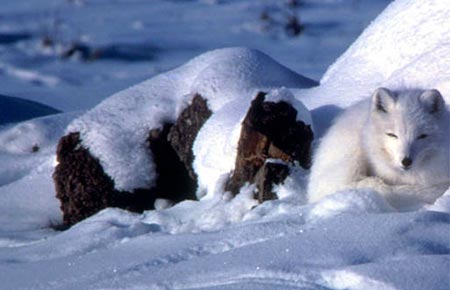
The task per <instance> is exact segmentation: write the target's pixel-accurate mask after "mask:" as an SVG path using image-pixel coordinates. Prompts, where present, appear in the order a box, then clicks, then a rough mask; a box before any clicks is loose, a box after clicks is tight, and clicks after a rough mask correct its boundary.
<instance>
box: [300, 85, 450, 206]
mask: <svg viewBox="0 0 450 290" xmlns="http://www.w3.org/2000/svg"><path fill="white" fill-rule="evenodd" d="M449 122H450V119H449V112H448V110H447V109H446V105H445V102H444V99H443V98H442V96H441V94H440V92H439V91H437V90H403V91H390V90H388V89H386V88H379V89H377V90H376V91H375V93H374V94H373V95H372V98H370V99H369V100H365V101H362V102H360V103H357V104H356V105H354V106H352V107H350V108H349V109H347V110H346V111H345V112H344V113H343V114H342V115H341V116H340V117H338V119H337V121H336V122H335V123H334V125H332V127H330V129H329V130H328V132H327V133H326V135H325V136H324V137H323V138H322V140H321V142H320V144H319V147H318V148H317V150H316V152H315V155H314V158H313V165H312V168H311V174H310V180H309V185H308V198H309V201H311V202H314V201H317V200H319V199H320V198H322V197H324V196H325V195H328V194H332V193H334V192H336V191H341V190H345V189H358V188H368V189H373V190H375V191H377V192H379V193H380V194H381V195H383V196H384V197H385V199H386V200H387V201H388V202H389V203H390V204H391V205H392V206H394V207H397V208H411V207H415V206H417V205H419V204H421V203H432V202H434V200H435V199H436V198H438V197H439V196H440V195H442V194H443V193H444V192H445V191H446V189H447V188H448V187H449V186H450V156H449V151H450V148H449V147H450V142H449V135H450V125H449Z"/></svg>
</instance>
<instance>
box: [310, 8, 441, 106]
mask: <svg viewBox="0 0 450 290" xmlns="http://www.w3.org/2000/svg"><path fill="white" fill-rule="evenodd" d="M449 35H450V10H449V9H448V3H445V1H394V2H392V3H391V4H390V5H389V6H388V7H387V8H386V9H385V10H384V11H383V12H382V13H381V14H380V15H379V16H378V17H377V18H376V19H375V20H374V21H373V22H372V24H371V25H370V26H369V27H368V28H367V29H366V30H365V31H364V32H363V33H362V34H361V36H360V37H359V38H358V39H357V40H356V41H355V42H354V43H353V44H352V45H351V46H350V48H349V49H348V50H347V51H346V52H345V53H344V54H343V55H342V56H341V57H339V58H338V60H337V61H336V62H335V63H334V64H333V65H332V66H330V68H329V69H328V70H327V72H326V73H325V75H324V76H323V78H322V79H321V86H320V87H319V88H317V89H314V90H311V91H309V92H306V93H305V96H304V97H303V98H302V99H303V100H304V101H305V102H306V104H307V106H308V108H310V109H313V108H317V107H319V106H323V105H325V104H333V105H337V106H340V107H347V106H349V105H350V104H353V103H355V102H357V101H359V100H361V99H363V98H367V97H369V96H370V95H371V93H372V92H373V91H374V90H375V89H376V88H377V87H380V86H385V87H388V88H392V89H402V88H437V89H439V90H440V91H441V93H442V94H443V96H444V97H445V99H446V101H447V102H448V103H450V81H449V77H448V76H449V71H450V62H449V60H448V57H447V56H448V53H449V45H448V44H449V42H450V39H449V37H448V36H449ZM319 95H320V98H318V96H319Z"/></svg>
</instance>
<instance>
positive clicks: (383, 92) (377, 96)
mask: <svg viewBox="0 0 450 290" xmlns="http://www.w3.org/2000/svg"><path fill="white" fill-rule="evenodd" d="M396 101H397V96H396V95H395V94H394V93H392V92H391V91H390V90H388V89H386V88H378V89H377V90H376V91H375V92H374V93H373V96H372V106H373V109H374V110H375V111H378V112H383V113H388V112H389V110H390V109H391V107H392V106H393V105H394V104H395V102H396Z"/></svg>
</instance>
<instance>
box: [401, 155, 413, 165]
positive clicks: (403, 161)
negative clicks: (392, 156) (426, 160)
mask: <svg viewBox="0 0 450 290" xmlns="http://www.w3.org/2000/svg"><path fill="white" fill-rule="evenodd" d="M412 163H413V162H412V160H411V158H409V157H405V158H403V160H402V165H403V166H404V167H410V166H411V164H412Z"/></svg>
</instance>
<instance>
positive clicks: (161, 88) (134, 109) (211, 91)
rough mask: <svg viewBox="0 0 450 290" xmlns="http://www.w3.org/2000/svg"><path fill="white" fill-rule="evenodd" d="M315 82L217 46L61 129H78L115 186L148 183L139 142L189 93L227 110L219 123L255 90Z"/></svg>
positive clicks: (236, 116)
mask: <svg viewBox="0 0 450 290" xmlns="http://www.w3.org/2000/svg"><path fill="white" fill-rule="evenodd" d="M315 84H316V83H315V82H314V81H312V80H310V79H308V78H305V77H303V76H301V75H298V74H296V73H295V72H293V71H291V70H289V69H287V68H286V67H283V66H282V65H280V64H278V63H277V62H276V61H274V60H273V59H271V58H270V57H268V56H267V55H265V54H263V53H262V52H259V51H257V50H251V49H247V48H229V49H220V50H215V51H211V52H208V53H205V54H203V55H200V56H199V57H197V58H194V59H193V60H191V61H189V62H188V63H186V64H185V65H183V66H181V67H179V68H177V69H174V70H172V71H170V72H168V73H165V74H161V75H159V76H156V77H155V78H152V79H150V80H148V81H145V82H143V83H140V84H138V85H136V86H134V87H131V88H129V89H127V90H124V91H122V92H119V93H117V94H115V95H113V96H111V97H110V98H108V99H106V100H105V101H103V102H102V103H100V104H99V105H98V106H97V107H95V108H94V109H92V110H91V111H89V112H88V113H86V114H85V115H84V116H82V117H80V118H78V119H76V120H75V121H74V122H73V123H72V124H70V125H69V127H68V129H67V132H76V131H78V132H80V133H81V139H82V142H83V145H84V146H85V147H86V148H88V149H89V150H90V152H91V153H92V154H93V155H94V156H95V157H97V158H98V159H99V160H100V163H101V165H102V166H103V169H104V170H105V172H106V173H107V174H108V175H109V176H110V177H111V178H113V180H114V182H115V187H116V188H117V189H119V190H126V191H133V190H134V189H136V188H149V187H151V186H152V185H153V182H154V180H155V178H156V176H155V171H154V164H153V162H152V156H151V155H150V154H149V152H148V149H147V146H146V144H145V140H146V139H147V134H148V132H149V130H150V129H151V128H158V127H162V125H163V124H164V123H167V122H174V121H175V120H176V118H177V116H178V115H179V113H180V112H181V111H182V110H183V108H185V107H186V106H187V104H188V103H189V102H190V101H191V99H192V96H193V94H195V93H199V94H201V95H202V96H203V97H204V98H206V99H207V102H208V106H209V108H210V109H211V110H212V111H213V113H215V112H217V113H218V114H223V115H222V116H224V115H229V116H228V118H229V121H227V120H221V121H222V122H224V123H229V124H230V125H235V124H234V123H235V122H236V121H239V120H240V119H241V118H242V117H243V113H245V110H246V108H247V106H248V105H249V104H250V102H251V99H252V98H253V96H254V95H255V94H256V92H257V91H258V90H268V89H270V88H275V87H281V86H285V87H300V88H306V87H311V86H314V85H315ZM231 103H234V105H231ZM226 106H228V109H224V110H222V112H221V113H219V111H220V110H221V109H222V108H224V107H226ZM233 106H234V107H233ZM231 107H233V109H231V110H230V108H231ZM212 118H214V116H213V117H212ZM228 129H229V128H226V129H225V130H224V131H222V132H220V127H216V128H214V131H217V132H220V134H224V133H231V131H233V130H231V131H230V130H228ZM227 130H228V131H227ZM204 135H205V133H203V136H204ZM224 135H227V134H224ZM233 136H235V135H233ZM213 137H214V136H211V135H209V134H208V136H204V137H203V138H208V139H212V138H213ZM232 140H233V142H234V141H235V139H233V138H232ZM223 144H227V143H223ZM225 147H226V145H225ZM227 150H228V149H227ZM217 153H219V152H217ZM220 153H221V152H220ZM219 156H220V157H223V155H221V154H220V155H219ZM227 168H228V167H227Z"/></svg>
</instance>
